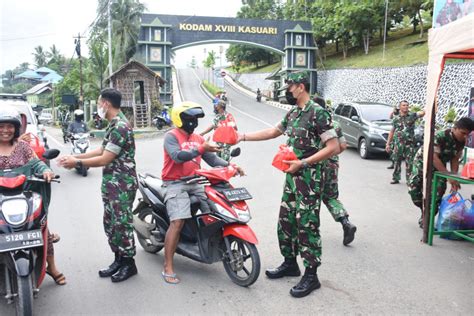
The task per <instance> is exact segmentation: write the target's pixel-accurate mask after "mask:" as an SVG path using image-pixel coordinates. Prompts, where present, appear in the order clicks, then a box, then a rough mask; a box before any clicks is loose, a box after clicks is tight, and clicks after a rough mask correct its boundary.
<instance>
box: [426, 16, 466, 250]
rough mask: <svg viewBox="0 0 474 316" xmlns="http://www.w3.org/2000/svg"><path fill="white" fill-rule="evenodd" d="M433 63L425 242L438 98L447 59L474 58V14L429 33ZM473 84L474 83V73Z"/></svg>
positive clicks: (429, 85) (428, 98)
mask: <svg viewBox="0 0 474 316" xmlns="http://www.w3.org/2000/svg"><path fill="white" fill-rule="evenodd" d="M428 46H429V61H428V78H427V94H426V105H425V112H426V124H425V137H424V140H425V141H424V157H423V162H424V170H423V172H424V186H423V187H424V197H425V207H424V210H425V211H424V219H423V220H424V227H425V228H424V233H423V242H427V240H428V221H429V210H430V200H431V199H430V196H431V181H432V176H433V175H432V172H431V170H432V165H433V135H434V125H435V117H436V112H437V102H436V96H437V92H438V88H439V83H440V79H441V74H442V73H443V69H444V64H445V61H446V59H449V58H454V59H474V13H470V14H468V15H466V16H464V17H462V18H461V19H459V20H456V21H453V22H451V23H449V24H446V25H444V26H442V27H439V28H433V29H430V30H429V34H428ZM472 76H473V82H474V74H472Z"/></svg>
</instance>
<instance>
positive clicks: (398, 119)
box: [385, 101, 425, 184]
mask: <svg viewBox="0 0 474 316" xmlns="http://www.w3.org/2000/svg"><path fill="white" fill-rule="evenodd" d="M424 115H425V112H424V111H420V112H418V113H410V112H409V108H408V102H407V101H401V102H400V114H399V115H398V116H395V117H394V118H393V119H392V125H393V127H392V130H391V131H390V134H389V135H388V139H387V144H386V147H385V150H386V151H387V152H390V151H391V150H390V146H391V143H392V140H393V142H394V143H393V151H392V157H393V160H394V162H395V168H394V170H393V175H392V182H390V183H391V184H397V183H400V178H401V171H402V161H403V160H405V165H406V179H407V182H408V179H409V177H410V170H411V160H412V159H413V155H414V153H413V151H414V144H413V141H414V139H415V123H416V121H417V120H418V119H419V118H420V117H423V116H424Z"/></svg>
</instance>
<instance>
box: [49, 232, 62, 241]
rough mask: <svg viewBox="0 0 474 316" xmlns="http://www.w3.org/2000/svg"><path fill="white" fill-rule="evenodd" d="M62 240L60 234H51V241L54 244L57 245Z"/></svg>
mask: <svg viewBox="0 0 474 316" xmlns="http://www.w3.org/2000/svg"><path fill="white" fill-rule="evenodd" d="M60 240H61V237H60V236H59V235H58V234H56V233H53V234H51V241H52V242H53V244H55V243H57V242H58V241H60Z"/></svg>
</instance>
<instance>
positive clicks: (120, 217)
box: [102, 181, 137, 257]
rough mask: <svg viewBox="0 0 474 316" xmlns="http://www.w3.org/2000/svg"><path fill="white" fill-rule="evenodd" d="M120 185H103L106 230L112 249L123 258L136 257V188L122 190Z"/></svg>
mask: <svg viewBox="0 0 474 316" xmlns="http://www.w3.org/2000/svg"><path fill="white" fill-rule="evenodd" d="M122 186H123V185H120V183H112V182H111V181H108V182H106V183H104V182H103V183H102V202H103V203H104V218H103V223H104V230H105V234H106V235H107V239H108V242H109V246H110V249H112V252H114V253H118V254H119V255H120V256H123V257H133V256H135V240H134V235H133V214H132V211H133V201H134V200H135V195H136V192H137V189H136V187H135V188H132V189H127V190H122V189H121V187H122Z"/></svg>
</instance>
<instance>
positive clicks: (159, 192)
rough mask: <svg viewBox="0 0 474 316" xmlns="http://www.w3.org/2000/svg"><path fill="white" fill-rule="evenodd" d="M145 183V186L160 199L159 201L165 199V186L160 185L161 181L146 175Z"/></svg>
mask: <svg viewBox="0 0 474 316" xmlns="http://www.w3.org/2000/svg"><path fill="white" fill-rule="evenodd" d="M145 183H146V185H147V187H148V188H149V189H150V190H151V192H153V194H155V195H156V197H158V198H159V199H160V201H162V202H163V201H164V200H165V193H166V188H163V187H162V184H163V181H162V180H161V179H158V178H155V177H146V178H145Z"/></svg>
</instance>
